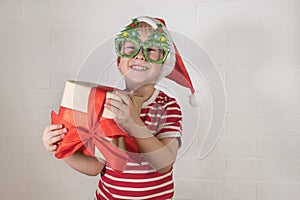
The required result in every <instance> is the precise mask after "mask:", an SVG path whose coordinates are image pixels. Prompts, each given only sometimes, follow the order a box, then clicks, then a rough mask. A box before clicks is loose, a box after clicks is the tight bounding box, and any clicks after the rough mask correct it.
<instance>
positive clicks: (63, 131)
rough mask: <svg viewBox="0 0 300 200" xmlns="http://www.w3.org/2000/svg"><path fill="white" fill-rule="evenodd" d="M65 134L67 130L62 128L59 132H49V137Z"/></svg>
mask: <svg viewBox="0 0 300 200" xmlns="http://www.w3.org/2000/svg"><path fill="white" fill-rule="evenodd" d="M66 132H67V128H62V129H59V130H55V131H51V132H50V137H56V136H59V135H62V134H65V133H66Z"/></svg>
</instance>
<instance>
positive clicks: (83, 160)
mask: <svg viewBox="0 0 300 200" xmlns="http://www.w3.org/2000/svg"><path fill="white" fill-rule="evenodd" d="M64 161H65V162H66V163H67V164H68V165H69V166H70V167H72V168H73V169H75V170H76V171H78V172H80V173H83V174H86V175H89V176H97V175H98V174H99V173H101V172H102V170H103V168H104V165H105V164H104V162H102V161H100V160H98V159H97V158H96V157H93V156H87V155H85V154H83V153H82V152H80V151H76V152H75V153H73V154H72V155H70V156H68V157H66V158H64Z"/></svg>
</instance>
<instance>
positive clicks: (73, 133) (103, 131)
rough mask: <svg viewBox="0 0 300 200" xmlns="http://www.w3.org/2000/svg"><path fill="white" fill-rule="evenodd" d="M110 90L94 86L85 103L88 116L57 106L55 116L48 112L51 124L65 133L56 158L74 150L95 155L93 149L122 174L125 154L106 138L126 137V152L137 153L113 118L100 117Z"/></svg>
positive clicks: (53, 113) (67, 154)
mask: <svg viewBox="0 0 300 200" xmlns="http://www.w3.org/2000/svg"><path fill="white" fill-rule="evenodd" d="M112 90H113V88H109V87H94V88H92V89H91V92H90V95H89V100H88V113H84V112H80V111H76V110H72V109H69V108H65V107H62V106H61V107H60V109H59V113H58V115H57V114H55V112H54V111H52V113H51V118H52V124H63V125H64V127H66V128H67V129H68V132H67V134H66V135H65V137H64V138H63V140H62V141H61V142H60V143H59V145H58V148H57V150H56V153H55V156H56V157H57V158H65V157H67V156H69V155H71V154H73V153H74V152H75V151H77V150H80V151H82V152H83V153H84V154H86V155H89V156H94V151H95V146H96V147H97V148H98V149H99V151H100V152H101V153H102V154H103V156H104V157H105V159H106V162H107V163H108V164H109V165H110V166H111V167H112V168H113V169H114V170H116V171H123V170H124V169H125V167H126V163H127V161H128V158H129V157H128V155H127V154H126V153H125V152H124V151H122V150H121V149H119V148H118V147H116V146H115V145H113V144H112V143H111V142H109V141H108V140H107V139H106V138H105V137H120V136H123V137H125V142H126V147H127V146H128V148H127V150H128V151H131V152H138V149H137V147H136V144H135V142H134V140H133V139H132V138H131V137H130V136H129V135H128V134H126V133H125V132H124V131H123V130H122V129H120V127H119V126H118V125H117V124H116V123H115V121H114V120H113V119H105V118H102V117H101V116H102V113H103V110H104V103H105V97H106V92H107V91H112Z"/></svg>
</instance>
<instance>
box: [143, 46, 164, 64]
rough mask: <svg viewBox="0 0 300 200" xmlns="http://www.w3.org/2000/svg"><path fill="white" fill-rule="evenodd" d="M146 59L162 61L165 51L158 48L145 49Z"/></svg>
mask: <svg viewBox="0 0 300 200" xmlns="http://www.w3.org/2000/svg"><path fill="white" fill-rule="evenodd" d="M146 53H147V57H148V58H150V59H151V60H154V61H159V60H161V59H163V57H164V55H165V50H164V49H162V48H158V47H147V48H146Z"/></svg>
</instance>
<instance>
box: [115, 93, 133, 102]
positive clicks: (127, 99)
mask: <svg viewBox="0 0 300 200" xmlns="http://www.w3.org/2000/svg"><path fill="white" fill-rule="evenodd" d="M115 94H116V95H117V96H118V97H119V98H120V99H121V101H122V102H124V104H126V105H129V104H130V102H131V99H130V92H124V91H123V92H121V91H116V92H115Z"/></svg>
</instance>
